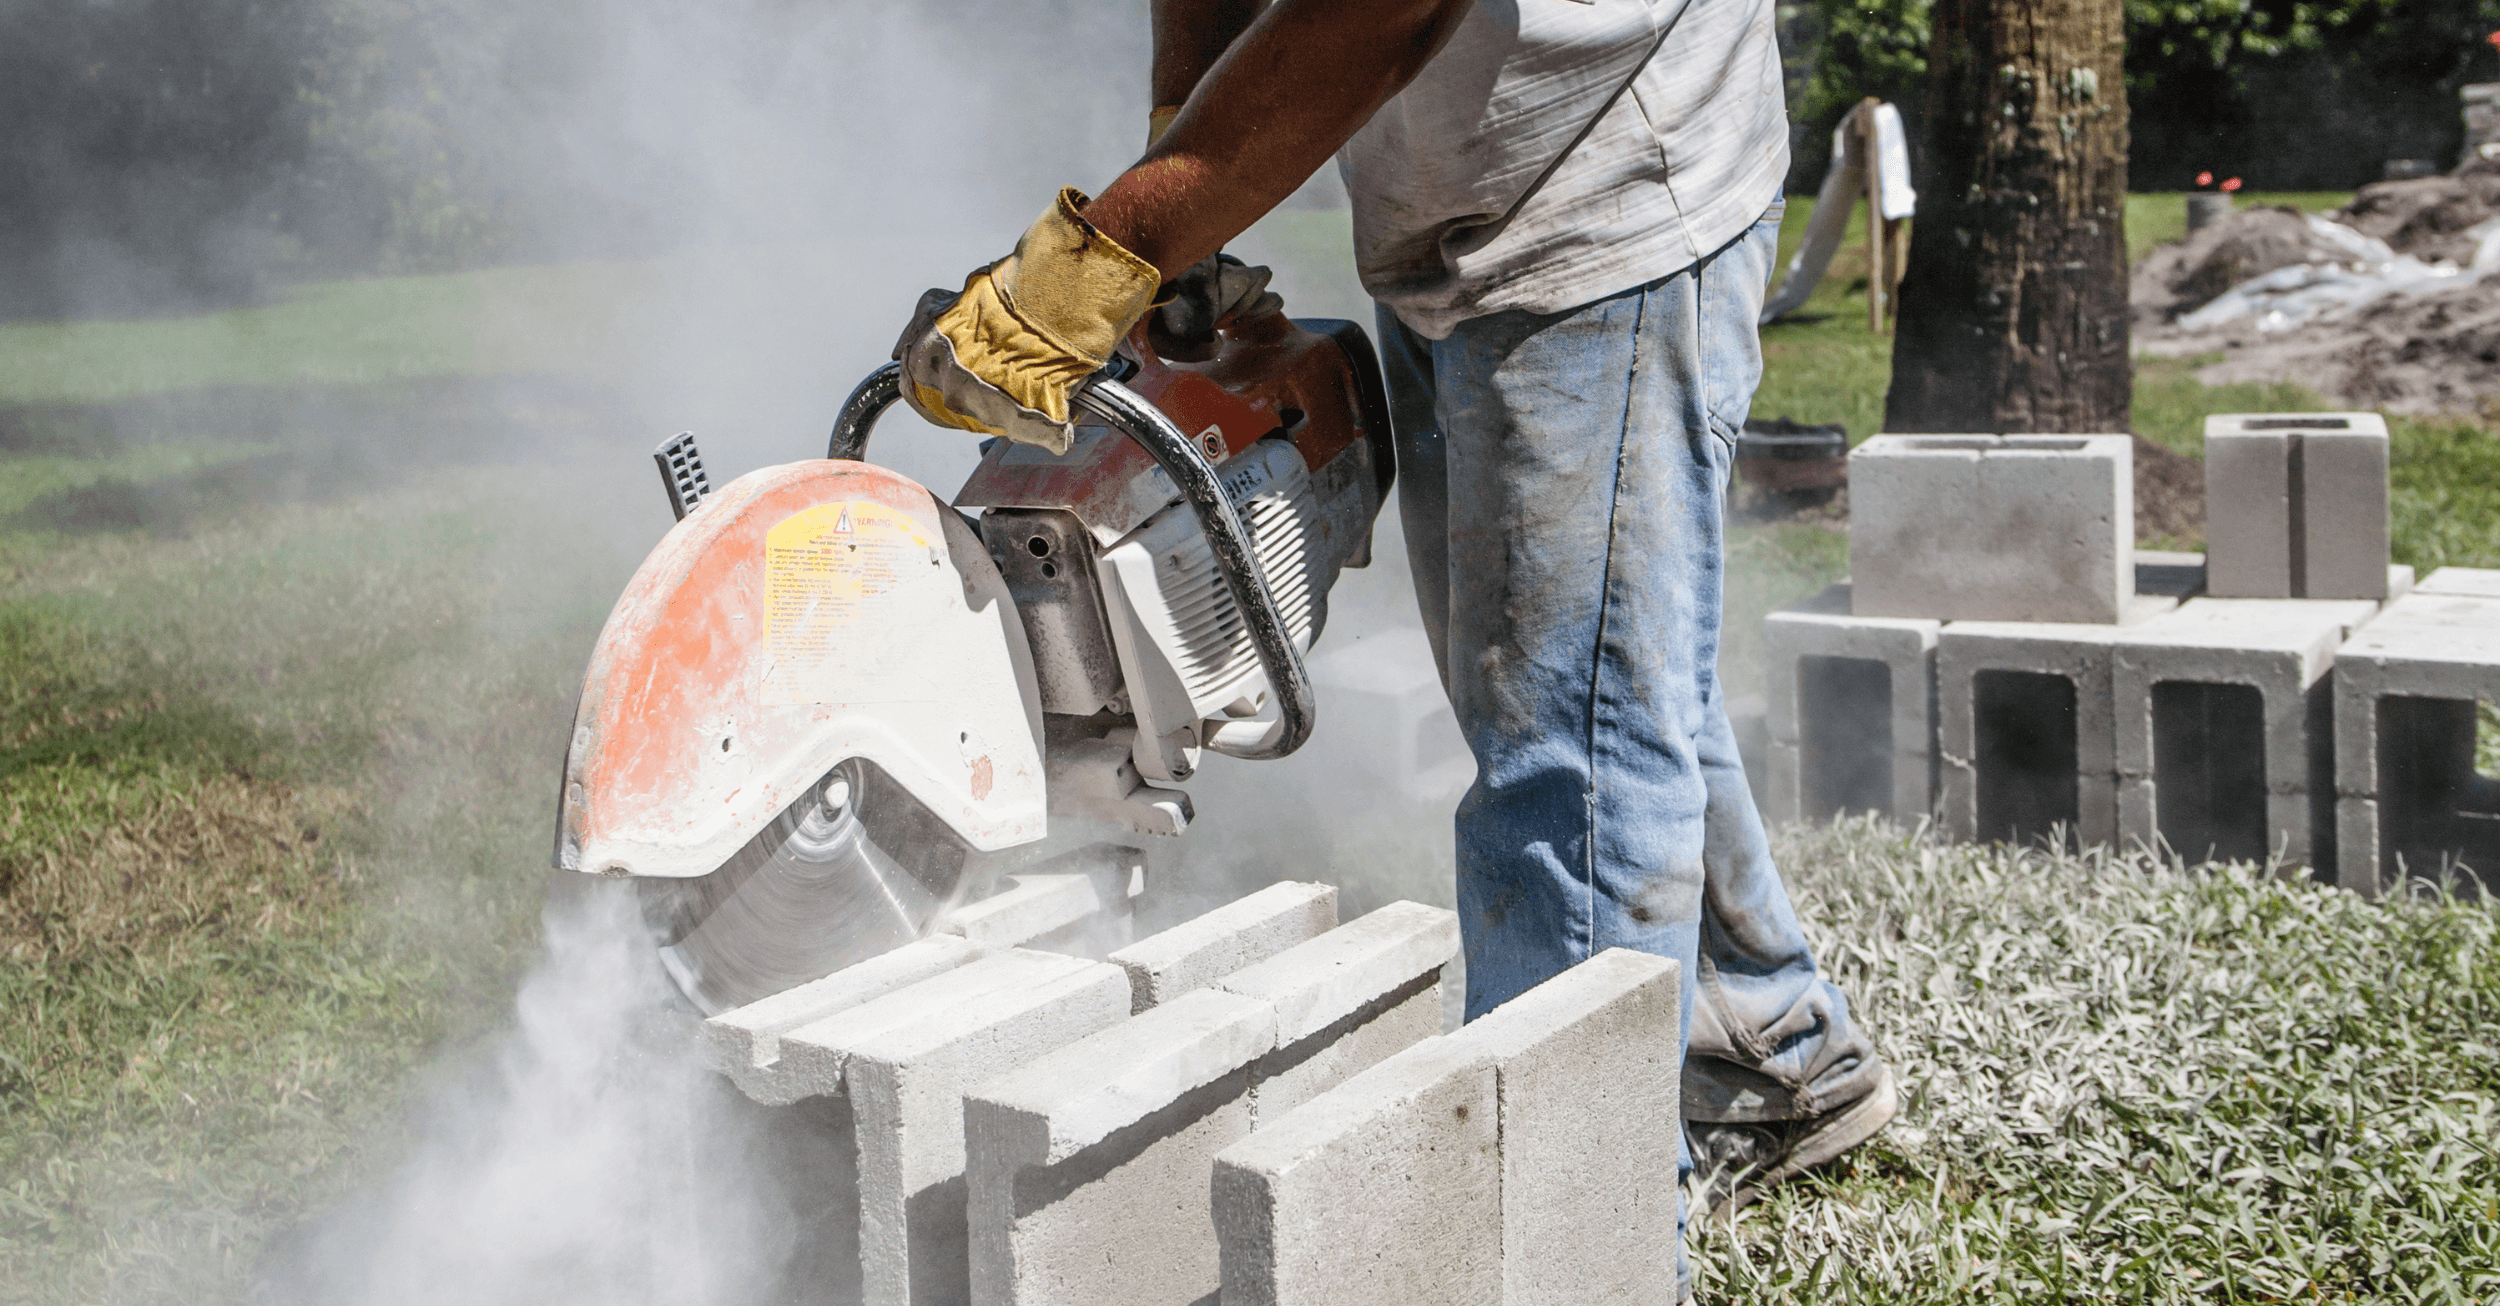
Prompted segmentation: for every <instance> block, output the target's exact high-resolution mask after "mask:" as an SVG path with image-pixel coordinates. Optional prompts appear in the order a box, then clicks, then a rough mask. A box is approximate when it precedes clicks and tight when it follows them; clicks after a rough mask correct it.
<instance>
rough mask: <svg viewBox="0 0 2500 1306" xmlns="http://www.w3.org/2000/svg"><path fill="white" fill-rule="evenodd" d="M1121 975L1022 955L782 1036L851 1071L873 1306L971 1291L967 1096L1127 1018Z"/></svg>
mask: <svg viewBox="0 0 2500 1306" xmlns="http://www.w3.org/2000/svg"><path fill="white" fill-rule="evenodd" d="M1128 1014H1129V985H1128V976H1127V975H1126V974H1124V973H1123V972H1122V971H1121V970H1120V968H1119V967H1117V966H1112V965H1108V964H1105V963H1101V962H1090V961H1083V960H1080V959H1078V958H1074V957H1067V956H1061V955H1058V954H1054V953H1043V952H1032V951H1027V950H1023V949H1016V950H1012V951H1008V952H1002V953H998V954H996V955H993V956H989V957H984V958H982V959H981V960H979V961H975V962H972V963H970V964H968V965H965V966H961V967H958V968H957V969H955V970H952V971H948V972H946V973H945V974H942V975H938V976H936V977H934V978H931V979H927V980H923V981H921V982H920V983H918V984H915V985H912V986H911V987H909V988H906V989H902V990H900V991H898V992H895V993H891V994H888V995H887V996H885V997H882V998H879V999H877V1000H876V1001H874V1002H869V1003H866V1004H864V1005H862V1006H859V1007H855V1008H853V1009H851V1010H849V1011H846V1012H843V1013H842V1014H840V1015H837V1016H834V1017H832V1018H830V1019H828V1020H824V1021H820V1022H817V1023H816V1024H813V1025H809V1026H806V1027H803V1028H801V1029H798V1030H793V1031H791V1032H790V1033H788V1034H785V1035H784V1036H783V1037H782V1046H783V1049H784V1053H783V1054H784V1055H785V1056H788V1055H791V1054H792V1053H793V1052H797V1051H800V1050H802V1049H813V1050H815V1052H816V1054H817V1055H818V1056H820V1057H822V1058H823V1059H825V1060H828V1061H833V1062H838V1064H839V1065H840V1067H841V1073H842V1079H843V1086H844V1089H845V1091H846V1092H847V1095H848V1097H849V1099H850V1103H851V1110H852V1113H853V1117H854V1120H855V1128H856V1131H857V1134H858V1149H859V1150H858V1157H859V1191H860V1219H859V1226H860V1263H861V1274H862V1280H863V1289H864V1297H863V1300H864V1301H865V1302H867V1303H869V1306H908V1304H910V1303H929V1302H956V1301H962V1300H964V1299H965V1297H966V1296H967V1294H968V1293H969V1291H970V1289H969V1284H968V1278H969V1270H968V1262H967V1260H966V1251H965V1225H964V1201H965V1189H964V1182H963V1174H964V1115H963V1095H964V1092H965V1090H966V1089H968V1088H970V1087H971V1086H972V1085H975V1084H978V1083H981V1082H983V1081H985V1080H988V1079H992V1078H995V1077H996V1076H998V1075H1000V1074H1002V1073H1004V1072H1006V1071H1009V1070H1012V1069H1014V1068H1016V1067H1018V1066H1021V1065H1023V1064H1025V1063H1026V1062H1029V1061H1031V1060H1033V1059H1034V1058H1036V1057H1039V1056H1041V1055H1042V1054H1043V1053H1046V1052H1049V1051H1051V1050H1053V1049H1056V1048H1059V1047H1063V1046H1065V1045H1067V1044H1069V1043H1073V1042H1075V1041H1076V1040H1078V1039H1080V1038H1083V1037H1085V1036H1086V1035H1088V1034H1091V1033H1094V1032H1095V1031H1097V1030H1100V1029H1104V1028H1107V1027H1108V1026H1110V1025H1112V1024H1115V1023H1117V1022H1119V1021H1121V1020H1124V1019H1126V1018H1127V1017H1128Z"/></svg>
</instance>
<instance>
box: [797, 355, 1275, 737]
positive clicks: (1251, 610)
mask: <svg viewBox="0 0 2500 1306" xmlns="http://www.w3.org/2000/svg"><path fill="white" fill-rule="evenodd" d="M902 375H903V367H902V364H900V363H888V364H886V365H885V366H883V367H880V368H878V369H877V370H876V371H874V372H871V373H869V374H868V379H867V380H865V381H862V382H860V383H859V388H858V389H856V390H853V391H852V392H851V397H850V399H849V400H848V401H846V402H845V403H844V404H843V405H842V415H841V416H840V417H838V418H836V419H835V420H834V424H833V438H832V439H831V440H830V441H829V442H828V443H827V446H826V449H825V456H826V457H828V458H846V459H850V460H852V461H854V462H856V461H858V460H859V458H860V456H861V455H862V454H864V453H865V452H866V451H867V448H868V432H869V430H870V429H871V428H873V427H874V426H876V424H877V418H878V417H879V416H881V415H882V414H883V413H884V412H885V410H886V409H888V408H890V407H892V406H893V405H894V403H895V402H896V401H897V400H899V399H901V398H902V397H903V389H902ZM1073 398H1074V400H1075V402H1076V403H1077V405H1078V406H1079V407H1082V408H1084V409H1086V410H1087V411H1089V412H1092V413H1093V414H1095V415H1096V416H1098V417H1100V418H1102V419H1103V421H1104V422H1106V423H1108V424H1109V425H1110V427H1111V429H1113V430H1115V431H1118V432H1119V433H1120V434H1122V435H1125V436H1127V437H1128V438H1129V439H1131V440H1134V441H1136V442H1137V444H1138V445H1139V446H1140V447H1141V448H1143V449H1145V451H1146V452H1147V453H1149V454H1152V455H1153V456H1154V460H1155V462H1156V463H1157V464H1158V465H1160V466H1161V467H1162V468H1163V473H1164V475H1166V476H1169V477H1171V478H1172V484H1173V486H1174V487H1175V488H1177V489H1178V490H1179V491H1180V494H1181V498H1182V499H1183V500H1185V501H1186V502H1187V503H1188V504H1189V507H1190V510H1191V511H1192V512H1195V513H1196V514H1197V515H1198V525H1199V527H1200V529H1202V530H1204V531H1205V532H1206V537H1207V548H1208V551H1209V552H1211V553H1212V554H1214V556H1215V570H1216V573H1217V574H1218V575H1220V576H1222V577H1223V578H1224V588H1225V590H1226V591H1227V592H1229V593H1230V594H1231V595H1232V596H1233V610H1234V611H1235V612H1238V613H1240V614H1241V620H1242V625H1243V627H1244V628H1245V629H1246V630H1248V632H1249V634H1250V648H1251V651H1253V652H1255V653H1257V654H1258V657H1259V667H1260V669H1261V670H1263V671H1265V672H1266V673H1267V683H1268V687H1269V688H1270V689H1271V690H1272V691H1273V692H1274V693H1275V695H1276V719H1275V720H1273V721H1233V722H1227V723H1225V724H1223V725H1220V726H1218V727H1216V728H1215V731H1214V732H1213V733H1212V734H1210V735H1208V736H1207V737H1206V738H1205V739H1204V740H1202V741H1201V745H1200V746H1201V747H1204V748H1206V749H1208V750H1209V751H1211V752H1217V753H1222V754H1224V755H1225V756H1227V757H1238V758H1243V759H1245V760H1248V761H1253V762H1264V761H1269V760H1272V759H1275V758H1279V757H1284V756H1286V755H1288V754H1290V753H1292V752H1293V751H1294V750H1295V749H1298V748H1300V747H1302V745H1303V744H1304V743H1306V742H1308V741H1309V739H1310V738H1311V726H1312V724H1313V723H1314V722H1315V721H1316V720H1317V719H1318V715H1319V712H1318V695H1317V694H1315V693H1314V692H1313V691H1312V689H1311V677H1310V673H1309V672H1308V671H1306V670H1305V669H1304V668H1303V665H1302V652H1301V650H1299V649H1297V648H1295V647H1294V646H1293V634H1292V632H1291V631H1289V630H1287V629H1286V628H1285V618H1284V615H1283V614H1282V613H1280V612H1278V611H1277V610H1276V595H1275V594H1274V593H1273V592H1272V591H1270V590H1269V589H1268V585H1267V573H1266V572H1265V571H1263V570H1261V569H1260V567H1259V559H1258V555H1257V554H1256V553H1254V552H1252V551H1251V547H1250V533H1249V531H1247V530H1245V529H1243V527H1242V524H1241V514H1239V513H1237V512H1235V511H1233V501H1232V499H1231V498H1230V497H1228V496H1227V495H1226V494H1225V493H1224V486H1223V483H1222V482H1221V481H1219V480H1218V479H1216V475H1215V468H1214V467H1213V466H1212V465H1211V464H1209V463H1208V462H1207V460H1206V456H1205V455H1204V454H1201V453H1199V452H1198V445H1197V443H1196V442H1195V441H1193V440H1191V439H1190V438H1189V437H1188V436H1186V435H1183V434H1182V433H1181V429H1180V428H1179V427H1177V426H1174V425H1172V419H1171V418H1168V417H1165V416H1164V415H1163V410H1162V409H1159V408H1157V407H1155V406H1154V405H1153V404H1151V403H1148V402H1146V400H1145V398H1144V396H1141V395H1139V394H1138V393H1137V392H1136V391H1134V390H1131V389H1129V388H1128V387H1127V386H1124V385H1122V384H1120V383H1119V382H1117V381H1114V380H1112V379H1111V378H1110V377H1109V376H1107V375H1104V374H1102V373H1096V374H1095V375H1094V377H1093V378H1092V379H1091V380H1089V381H1087V382H1086V383H1085V384H1084V386H1083V387H1082V388H1080V389H1079V390H1078V391H1077V392H1076V394H1075V395H1074V396H1073Z"/></svg>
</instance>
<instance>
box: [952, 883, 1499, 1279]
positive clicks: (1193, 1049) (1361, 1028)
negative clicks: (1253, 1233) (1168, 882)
mask: <svg viewBox="0 0 2500 1306" xmlns="http://www.w3.org/2000/svg"><path fill="white" fill-rule="evenodd" d="M1228 910H1229V909H1228ZM1217 915H1218V916H1219V917H1220V916H1222V915H1223V913H1218V914H1217ZM1213 923H1214V925H1215V927H1216V929H1222V928H1225V927H1226V926H1228V925H1230V924H1231V923H1230V922H1225V921H1215V922H1213ZM1183 928H1184V930H1187V931H1189V932H1190V933H1191V934H1193V935H1198V936H1204V935H1208V934H1210V933H1213V932H1214V930H1211V929H1210V928H1209V927H1208V922H1205V921H1202V922H1201V923H1200V924H1198V925H1197V926H1194V927H1183ZM1457 947H1458V922H1457V919H1456V918H1455V917H1454V916H1452V915H1451V914H1450V913H1449V912H1446V911H1442V910H1439V909H1437V908H1431V907H1423V906H1419V905H1417V904H1414V903H1395V904H1392V905H1390V906H1388V907H1384V908H1382V909H1380V910H1379V911H1376V912H1373V913H1372V914H1371V915H1368V916H1365V917H1363V918H1362V919H1361V920H1357V921H1354V922H1352V923H1351V924H1348V925H1344V926H1341V927H1339V928H1337V929H1334V930H1330V931H1328V932H1326V933H1324V934H1320V935H1318V936H1317V937H1314V938H1310V939H1308V940H1307V941H1304V942H1301V943H1299V944H1297V945H1295V946H1293V947H1290V948H1287V949H1285V950H1283V951H1281V952H1278V953H1276V954H1275V955H1274V956H1271V957H1268V958H1266V959H1265V960H1263V961H1255V962H1254V963H1253V964H1251V965H1248V966H1245V967H1242V968H1240V969H1238V970H1232V971H1231V972H1230V973H1220V972H1219V973H1200V972H1203V971H1205V970H1207V967H1205V966H1202V965H1201V966H1182V967H1178V968H1173V969H1171V970H1168V971H1166V972H1165V975H1164V978H1163V979H1162V980H1160V981H1158V982H1157V983H1155V984H1141V986H1140V987H1139V988H1138V990H1137V992H1139V993H1140V994H1145V993H1148V992H1150V991H1151V992H1155V993H1159V994H1161V995H1162V996H1160V997H1159V998H1158V999H1157V1005H1155V1006H1153V1007H1151V1008H1150V1009H1147V1010H1144V1011H1142V1012H1140V1013H1139V1014H1138V1015H1137V1016H1136V1017H1135V1018H1134V1019H1132V1020H1129V1021H1126V1022H1124V1023H1122V1024H1119V1025H1116V1026H1113V1027H1111V1028H1109V1029H1105V1030H1103V1031H1102V1032H1100V1033H1097V1034H1095V1035H1093V1036H1091V1037H1088V1038H1084V1039H1080V1040H1078V1041H1076V1042H1074V1043H1071V1044H1069V1045H1067V1046H1065V1047H1063V1048H1061V1049H1059V1050H1058V1051H1057V1052H1055V1053H1053V1054H1051V1055H1050V1056H1047V1057H1044V1058H1041V1059H1039V1060H1037V1061H1035V1062H1033V1063H1032V1064H1030V1065H1027V1066H1025V1067H1023V1068H1022V1069H1020V1070H1016V1071H1013V1072H1011V1073H1008V1074H1005V1075H1001V1076H998V1077H996V1078H993V1079H991V1080H990V1081H989V1082H987V1083H985V1084H982V1085H981V1086H979V1087H978V1088H976V1089H974V1090H973V1091H972V1092H971V1093H970V1094H969V1096H967V1097H966V1099H965V1102H964V1114H965V1121H966V1125H965V1127H966V1129H967V1131H968V1132H969V1135H970V1138H971V1150H970V1157H969V1164H970V1170H969V1179H970V1191H969V1198H970V1220H971V1227H972V1245H971V1252H972V1260H971V1300H972V1301H974V1302H976V1303H981V1304H982V1306H990V1304H993V1303H995V1304H999V1306H1004V1304H1005V1303H1017V1304H1018V1306H1039V1304H1041V1303H1061V1304H1065V1306H1090V1304H1091V1303H1097V1302H1111V1301H1117V1302H1127V1303H1137V1304H1138V1306H1148V1304H1151V1303H1170V1304H1171V1306H1187V1303H1192V1302H1198V1301H1202V1300H1204V1299H1206V1298H1207V1297H1209V1296H1210V1295H1212V1294H1213V1293H1214V1292H1215V1291H1216V1289H1217V1282H1218V1280H1217V1254H1216V1241H1215V1229H1214V1226H1213V1224H1212V1223H1211V1222H1210V1220H1209V1217H1208V1213H1207V1205H1206V1202H1207V1185H1208V1182H1209V1177H1210V1175H1211V1174H1212V1172H1213V1167H1214V1163H1215V1156H1216V1154H1217V1153H1218V1152H1219V1151H1221V1150H1223V1149H1224V1148H1225V1147H1226V1146H1228V1145H1230V1144H1232V1143H1234V1142H1237V1141H1239V1140H1241V1139H1243V1138H1245V1137H1247V1136H1249V1135H1250V1133H1251V1131H1252V1130H1253V1129H1256V1128H1259V1127H1261V1126H1262V1125H1264V1124H1265V1123H1266V1122H1268V1121H1270V1120H1273V1119H1275V1118H1277V1117H1279V1116H1281V1115H1283V1114H1285V1113H1287V1112H1290V1111H1291V1110H1293V1109H1294V1108H1295V1107H1296V1106H1298V1105H1300V1104H1301V1103H1302V1102H1303V1101H1305V1100H1307V1099H1309V1098H1310V1097H1312V1096H1315V1095H1317V1094H1319V1093H1321V1092H1323V1091H1325V1090H1326V1089H1328V1088H1330V1087H1332V1086H1334V1085H1335V1084H1337V1083H1339V1082H1340V1081H1342V1080H1344V1079H1345V1078H1346V1077H1347V1076H1349V1075H1352V1074H1355V1073H1357V1072H1359V1071H1361V1070H1363V1069H1365V1068H1367V1067H1369V1066H1371V1065H1373V1064H1376V1063H1378V1062H1380V1061H1381V1060H1383V1059H1385V1058H1387V1057H1389V1056H1390V1055H1392V1054H1393V1053H1396V1052H1397V1051H1399V1050H1400V1049H1402V1048H1405V1047H1407V1046H1409V1045H1412V1044H1414V1043H1416V1042H1418V1041H1420V1040H1423V1039H1426V1038H1430V1037H1432V1036H1433V1035H1434V1034H1436V1033H1437V1032H1438V1031H1439V1029H1440V1026H1441V1011H1440V987H1439V975H1440V971H1441V967H1442V966H1443V965H1444V964H1445V963H1447V962H1448V960H1449V959H1450V957H1451V956H1453V955H1454V954H1455V953H1456V951H1457ZM1202 951H1203V952H1204V953H1205V955H1208V956H1209V957H1210V959H1212V958H1214V957H1216V956H1220V955H1222V954H1224V953H1227V952H1233V953H1235V955H1236V958H1237V955H1238V954H1237V951H1236V950H1233V949H1223V948H1218V949H1213V950H1202ZM1174 976H1178V977H1179V981H1178V983H1173V982H1171V980H1172V978H1173V977H1174ZM1193 976H1194V979H1193V978H1192V977H1193ZM1185 983H1195V984H1200V985H1204V987H1195V988H1192V989H1190V990H1189V991H1186V992H1175V991H1174V990H1175V989H1176V988H1177V987H1178V984H1185Z"/></svg>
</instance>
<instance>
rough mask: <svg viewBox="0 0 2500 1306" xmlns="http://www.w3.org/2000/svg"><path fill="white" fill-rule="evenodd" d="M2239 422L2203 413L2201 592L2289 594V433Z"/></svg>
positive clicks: (2256, 596) (2231, 595)
mask: <svg viewBox="0 0 2500 1306" xmlns="http://www.w3.org/2000/svg"><path fill="white" fill-rule="evenodd" d="M2246 423H2247V418H2246V417H2244V416H2238V417H2235V416H2213V417H2208V418H2206V419H2205V592H2206V593H2207V594H2211V595H2219V596H2224V597H2229V598H2245V599H2288V598H2292V597H2295V596H2296V595H2297V594H2298V593H2299V589H2298V587H2297V586H2295V585H2294V583H2293V580H2292V552H2293V549H2292V540H2293V530H2292V521H2293V500H2294V493H2293V487H2292V457H2291V451H2292V446H2293V437H2292V434H2291V433H2290V432H2289V431H2284V430H2276V429H2260V430H2248V429H2245V427H2246Z"/></svg>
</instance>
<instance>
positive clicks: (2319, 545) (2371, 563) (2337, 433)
mask: <svg viewBox="0 0 2500 1306" xmlns="http://www.w3.org/2000/svg"><path fill="white" fill-rule="evenodd" d="M2336 419H2340V420H2342V421H2344V422H2348V423H2350V425H2348V426H2340V427H2330V426H2327V425H2326V423H2321V424H2320V429H2315V430H2306V431H2302V432H2301V433H2300V460H2301V512H2300V524H2301V533H2302V537H2303V538H2302V544H2303V547H2302V551H2301V569H2302V576H2301V591H2300V592H2301V597H2303V598H2311V599H2383V598H2386V597H2387V548H2388V542H2389V541H2388V521H2387V517H2388V511H2387V423H2386V421H2385V420H2384V419H2382V418H2380V417H2379V415H2378V414H2376V413H2338V414H2335V415H2334V417H2333V418H2330V419H2329V420H2330V421H2332V420H2336Z"/></svg>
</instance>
